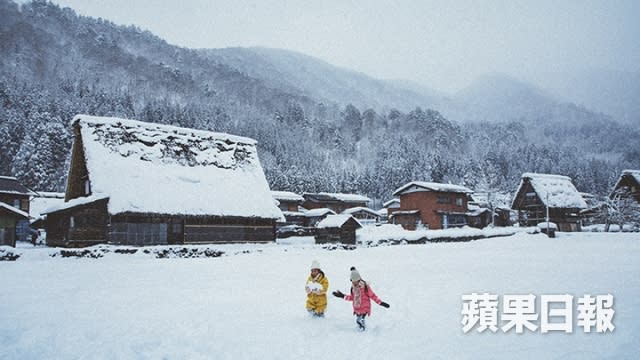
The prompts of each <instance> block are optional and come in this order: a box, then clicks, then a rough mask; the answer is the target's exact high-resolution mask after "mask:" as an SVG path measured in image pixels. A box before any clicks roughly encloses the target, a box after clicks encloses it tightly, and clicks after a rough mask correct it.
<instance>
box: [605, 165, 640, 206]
mask: <svg viewBox="0 0 640 360" xmlns="http://www.w3.org/2000/svg"><path fill="white" fill-rule="evenodd" d="M609 198H610V199H611V200H617V199H629V200H632V201H634V202H636V203H638V204H640V170H623V171H622V174H620V177H619V178H618V181H616V184H615V185H614V186H613V190H612V191H611V194H609Z"/></svg>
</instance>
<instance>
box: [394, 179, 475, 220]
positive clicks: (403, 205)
mask: <svg viewBox="0 0 640 360" xmlns="http://www.w3.org/2000/svg"><path fill="white" fill-rule="evenodd" d="M471 192H472V191H471V190H470V189H468V188H466V187H464V186H460V185H451V184H441V183H433V182H424V181H412V182H410V183H408V184H405V185H404V186H402V187H400V188H398V189H397V190H396V191H395V192H394V193H393V195H394V196H398V197H399V198H400V208H398V209H397V210H395V211H394V212H393V213H392V214H391V216H390V218H389V222H390V223H394V224H400V225H402V227H403V228H404V229H407V230H416V229H417V228H421V227H425V228H428V229H447V228H450V227H460V226H464V225H467V194H469V193H471Z"/></svg>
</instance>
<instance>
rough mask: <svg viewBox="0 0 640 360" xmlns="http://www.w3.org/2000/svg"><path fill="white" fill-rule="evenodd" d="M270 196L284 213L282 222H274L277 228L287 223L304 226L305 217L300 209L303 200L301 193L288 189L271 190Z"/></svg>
mask: <svg viewBox="0 0 640 360" xmlns="http://www.w3.org/2000/svg"><path fill="white" fill-rule="evenodd" d="M271 196H273V199H274V200H275V201H276V202H277V204H278V207H279V208H280V210H281V211H282V215H284V222H280V221H279V222H277V223H276V226H277V227H278V228H280V227H282V226H288V225H298V226H304V224H305V219H306V217H305V215H304V212H302V211H301V209H300V207H301V206H302V203H303V202H304V198H303V197H302V195H298V194H296V193H294V192H290V191H271Z"/></svg>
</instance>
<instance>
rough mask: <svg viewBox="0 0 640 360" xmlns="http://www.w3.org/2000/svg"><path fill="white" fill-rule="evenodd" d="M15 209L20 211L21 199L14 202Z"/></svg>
mask: <svg viewBox="0 0 640 360" xmlns="http://www.w3.org/2000/svg"><path fill="white" fill-rule="evenodd" d="M13 207H14V208H16V209H20V199H15V200H13Z"/></svg>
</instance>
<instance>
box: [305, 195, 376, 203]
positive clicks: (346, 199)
mask: <svg viewBox="0 0 640 360" xmlns="http://www.w3.org/2000/svg"><path fill="white" fill-rule="evenodd" d="M303 196H304V197H305V199H306V198H307V197H313V198H317V199H319V200H334V201H335V200H337V201H343V202H365V203H367V202H370V201H371V199H369V198H368V197H366V196H363V195H357V194H343V193H327V192H319V193H304V194H303Z"/></svg>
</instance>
